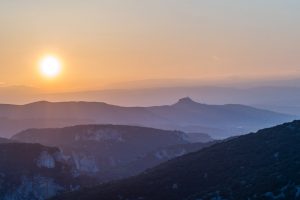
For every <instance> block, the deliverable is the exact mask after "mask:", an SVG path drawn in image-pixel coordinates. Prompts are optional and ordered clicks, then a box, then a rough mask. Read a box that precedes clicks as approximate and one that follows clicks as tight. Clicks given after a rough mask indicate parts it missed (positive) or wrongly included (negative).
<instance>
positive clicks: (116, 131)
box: [12, 125, 210, 181]
mask: <svg viewBox="0 0 300 200" xmlns="http://www.w3.org/2000/svg"><path fill="white" fill-rule="evenodd" d="M186 137H187V136H186V134H185V133H183V132H180V131H165V130H159V129H153V128H145V127H135V126H125V125H124V126H121V125H80V126H74V127H66V128H61V129H59V128H57V129H30V130H27V131H23V132H21V133H19V134H17V135H15V136H14V137H13V138H12V139H13V140H15V141H19V142H26V143H40V144H43V145H47V146H57V147H59V148H60V149H61V150H62V152H63V153H64V155H65V156H67V157H68V159H69V160H70V161H72V163H73V164H74V165H75V166H76V168H77V170H78V171H79V172H81V173H82V174H87V175H91V176H96V177H98V179H99V181H110V180H113V179H120V178H125V177H128V176H132V175H136V174H137V173H139V172H142V171H143V170H145V169H147V168H150V167H153V166H155V165H157V164H160V163H162V162H164V161H166V160H169V159H171V158H174V157H177V156H181V155H183V154H186V153H188V152H192V151H196V150H199V149H201V148H203V147H206V146H208V145H210V143H208V144H204V143H195V144H190V143H189V142H188V141H187V140H186ZM39 164H40V165H43V166H48V167H53V164H54V162H53V161H52V160H51V159H49V156H48V155H47V154H43V159H42V160H41V161H40V162H39Z"/></svg>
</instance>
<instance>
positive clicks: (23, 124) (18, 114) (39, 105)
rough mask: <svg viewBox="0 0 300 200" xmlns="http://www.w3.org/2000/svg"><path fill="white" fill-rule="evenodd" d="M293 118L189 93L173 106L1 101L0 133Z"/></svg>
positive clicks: (233, 127) (227, 128) (225, 126)
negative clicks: (208, 100)
mask: <svg viewBox="0 0 300 200" xmlns="http://www.w3.org/2000/svg"><path fill="white" fill-rule="evenodd" d="M293 119H295V117H294V116H290V115H285V114H280V113H275V112H271V111H267V110H262V109H256V108H253V107H249V106H243V105H233V104H229V105H207V104H201V103H197V102H195V101H193V100H191V99H190V98H183V99H180V100H179V101H178V102H177V103H175V104H173V105H163V106H153V107H121V106H114V105H109V104H106V103H95V102H57V103H51V102H45V101H42V102H36V103H31V104H26V105H5V104H0V137H10V136H12V135H13V134H15V133H17V132H19V131H22V130H25V129H28V128H46V127H47V128H49V127H50V128H51V127H65V126H72V125H77V124H123V125H137V126H147V127H154V128H159V129H169V130H181V131H185V132H192V133H209V135H210V136H212V137H213V138H217V139H219V138H225V137H229V136H233V135H240V134H241V133H247V132H249V131H256V130H258V129H260V128H264V127H268V126H272V125H276V124H278V123H283V122H286V121H291V120H293Z"/></svg>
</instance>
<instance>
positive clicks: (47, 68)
mask: <svg viewBox="0 0 300 200" xmlns="http://www.w3.org/2000/svg"><path fill="white" fill-rule="evenodd" d="M39 68H40V72H41V74H42V75H43V76H45V77H47V78H54V77H57V76H58V75H59V74H60V72H61V62H60V60H59V59H58V58H56V57H55V56H45V57H44V58H43V59H42V60H41V62H40V64H39Z"/></svg>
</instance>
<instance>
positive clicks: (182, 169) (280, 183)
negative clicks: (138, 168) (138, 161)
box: [56, 121, 300, 200]
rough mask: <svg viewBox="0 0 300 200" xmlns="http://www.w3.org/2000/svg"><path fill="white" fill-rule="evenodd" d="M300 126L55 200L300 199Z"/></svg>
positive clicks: (251, 136)
mask: <svg viewBox="0 0 300 200" xmlns="http://www.w3.org/2000/svg"><path fill="white" fill-rule="evenodd" d="M299 144H300V121H294V122H292V123H286V124H283V125H280V126H276V127H273V128H269V129H264V130H261V131H258V132H257V133H251V134H248V135H245V136H240V137H238V138H235V139H232V140H229V141H225V142H223V143H218V144H215V145H213V146H211V147H208V148H206V149H203V150H201V151H198V152H196V153H191V154H188V155H185V156H182V157H179V158H177V159H174V160H171V161H168V162H167V163H165V164H162V165H160V166H158V167H156V168H154V169H152V170H149V171H147V172H145V173H143V174H141V175H139V176H136V177H134V178H130V179H127V180H123V181H119V182H114V183H110V184H105V185H101V186H98V187H95V188H90V189H85V190H80V191H78V192H75V193H70V194H65V195H63V196H60V197H57V198H56V200H79V199H87V200H100V199H101V200H120V199H123V200H125V199H126V200H138V199H143V200H162V199H168V200H200V199H201V200H206V199H209V200H210V199H228V200H230V199H234V200H241V199H249V200H251V199H266V200H267V199H300V145H299Z"/></svg>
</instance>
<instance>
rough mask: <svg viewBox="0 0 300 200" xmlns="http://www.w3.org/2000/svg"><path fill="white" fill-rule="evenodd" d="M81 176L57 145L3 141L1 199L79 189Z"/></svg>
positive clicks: (26, 199) (24, 199)
mask: <svg viewBox="0 0 300 200" xmlns="http://www.w3.org/2000/svg"><path fill="white" fill-rule="evenodd" d="M81 179H82V178H81V177H80V176H76V169H75V168H74V166H72V165H70V164H69V163H68V161H67V160H65V159H64V157H63V155H62V154H61V152H60V151H59V150H58V149H57V148H52V147H45V146H42V145H39V144H23V143H5V144H0V199H1V200H44V199H46V198H49V197H52V196H54V195H57V194H59V193H61V192H65V191H71V190H73V189H75V188H79V187H80V186H81V184H82V183H83V182H84V181H83V180H81Z"/></svg>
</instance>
